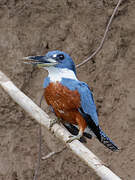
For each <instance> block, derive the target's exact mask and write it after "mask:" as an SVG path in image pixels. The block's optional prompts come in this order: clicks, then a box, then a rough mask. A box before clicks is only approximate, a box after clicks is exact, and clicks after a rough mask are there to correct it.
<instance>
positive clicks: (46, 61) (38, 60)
mask: <svg viewBox="0 0 135 180" xmlns="http://www.w3.org/2000/svg"><path fill="white" fill-rule="evenodd" d="M23 60H24V63H25V64H33V65H36V66H38V67H50V66H54V65H56V64H58V62H57V61H56V60H55V59H53V58H49V57H46V56H28V57H24V58H23Z"/></svg>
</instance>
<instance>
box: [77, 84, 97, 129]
mask: <svg viewBox="0 0 135 180" xmlns="http://www.w3.org/2000/svg"><path fill="white" fill-rule="evenodd" d="M77 90H78V92H79V94H80V97H81V109H82V110H83V112H84V113H85V114H86V115H89V116H90V118H91V119H92V120H93V121H94V123H95V124H96V126H98V125H99V122H98V115H97V111H96V105H95V103H94V99H93V95H92V92H91V90H90V88H89V87H88V85H87V84H86V83H84V82H80V83H79V86H78V88H77Z"/></svg>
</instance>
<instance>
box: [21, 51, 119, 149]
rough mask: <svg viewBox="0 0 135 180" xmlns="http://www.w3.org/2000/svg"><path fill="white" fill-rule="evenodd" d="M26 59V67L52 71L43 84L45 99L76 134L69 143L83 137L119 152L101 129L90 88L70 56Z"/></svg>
mask: <svg viewBox="0 0 135 180" xmlns="http://www.w3.org/2000/svg"><path fill="white" fill-rule="evenodd" d="M23 59H24V63H27V64H33V65H35V66H37V67H39V68H44V69H45V70H47V71H48V76H47V77H46V78H45V79H44V83H43V87H44V98H45V100H46V102H47V104H48V105H49V106H50V107H51V108H52V110H53V112H54V113H55V115H56V117H57V120H61V122H62V123H63V124H64V126H65V127H66V128H67V129H68V130H69V131H70V132H71V133H72V136H69V139H68V140H67V143H71V142H72V141H74V140H80V139H81V138H82V137H83V136H86V137H88V138H91V137H93V136H96V137H97V139H98V140H99V141H100V142H101V143H102V144H104V145H105V146H106V147H107V148H109V149H110V150H112V151H117V150H118V147H117V146H116V145H115V143H114V142H113V141H112V140H111V139H110V138H109V137H108V136H107V135H106V134H105V133H104V131H103V130H102V129H101V127H100V125H99V120H98V114H97V109H96V105H95V102H94V98H93V94H92V92H91V90H90V88H89V86H88V84H87V83H85V82H82V81H80V80H79V79H78V78H77V73H76V67H75V63H74V61H73V60H72V58H71V57H70V56H69V55H68V54H67V53H65V52H63V51H60V50H53V51H49V52H47V53H46V54H45V55H44V56H28V57H25V58H23ZM57 120H54V122H52V125H53V123H55V121H57Z"/></svg>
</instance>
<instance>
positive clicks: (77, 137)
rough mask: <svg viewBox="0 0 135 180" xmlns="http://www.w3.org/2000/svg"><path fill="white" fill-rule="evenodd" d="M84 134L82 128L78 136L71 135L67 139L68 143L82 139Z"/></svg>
mask: <svg viewBox="0 0 135 180" xmlns="http://www.w3.org/2000/svg"><path fill="white" fill-rule="evenodd" d="M82 135H83V131H82V130H81V129H80V130H79V133H78V135H77V136H69V139H68V140H67V141H66V143H71V142H72V141H74V140H80V138H81V137H82Z"/></svg>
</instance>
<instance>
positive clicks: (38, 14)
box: [0, 0, 135, 180]
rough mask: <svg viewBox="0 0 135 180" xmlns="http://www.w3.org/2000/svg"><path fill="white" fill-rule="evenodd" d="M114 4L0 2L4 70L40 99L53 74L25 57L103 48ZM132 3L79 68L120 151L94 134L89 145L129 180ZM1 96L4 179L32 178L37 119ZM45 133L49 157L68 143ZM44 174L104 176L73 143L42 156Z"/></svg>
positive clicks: (134, 50) (134, 113)
mask: <svg viewBox="0 0 135 180" xmlns="http://www.w3.org/2000/svg"><path fill="white" fill-rule="evenodd" d="M116 3H117V1H116V0H111V1H109V2H108V1H107V0H93V1H92V0H84V1H82V0H78V1H76V0H66V1H65V0H61V1H59V0H55V1H53V0H27V1H26V0H3V1H2V0H1V1H0V70H2V71H3V72H4V73H5V74H6V75H8V76H9V77H10V78H11V80H12V81H13V82H14V83H15V84H16V85H17V86H18V87H19V88H20V89H21V90H22V91H23V92H24V93H26V94H27V95H28V96H29V97H31V98H32V99H33V101H35V102H36V103H39V99H40V96H41V93H42V90H43V89H42V84H43V79H44V77H45V76H46V75H47V74H46V72H45V71H44V70H41V69H37V68H33V67H32V66H27V65H24V64H22V63H21V61H20V59H21V57H24V56H28V55H40V54H41V55H43V54H45V53H46V52H47V51H50V50H53V49H59V50H63V51H65V52H67V53H69V54H70V55H71V56H72V58H73V59H74V61H75V63H76V64H78V63H79V62H81V61H82V60H84V59H85V58H87V57H88V56H89V55H90V54H91V53H92V52H93V51H94V50H95V49H96V48H97V47H98V45H99V43H100V40H101V38H102V35H103V33H104V30H105V27H106V24H107V21H108V19H109V17H110V15H111V13H112V10H113V8H114V7H115V5H116ZM134 9H135V3H134V1H131V0H124V1H123V3H122V5H121V6H120V8H119V11H118V13H117V15H116V17H115V19H114V21H113V24H112V26H111V28H110V31H109V34H108V37H107V39H106V42H105V44H104V47H103V49H102V51H101V52H100V53H99V54H98V55H97V56H96V57H95V58H93V60H92V61H90V62H88V63H87V64H86V65H84V66H82V67H80V68H79V69H78V70H77V74H78V78H79V79H80V80H82V81H85V82H87V83H88V84H89V86H90V87H91V88H92V90H93V93H94V98H95V102H96V105H97V109H98V113H99V120H100V125H101V127H102V128H103V129H104V131H105V132H106V134H108V136H109V137H111V139H112V140H113V141H114V142H115V143H116V144H117V145H118V146H119V147H120V151H119V152H117V153H113V152H111V151H110V150H108V149H106V148H105V147H104V146H103V145H102V144H101V143H99V142H98V141H97V140H96V139H92V140H89V141H88V143H87V145H86V146H87V147H88V148H89V149H91V150H92V151H93V152H94V153H95V154H96V155H97V156H99V158H100V159H101V160H103V161H104V162H105V163H106V165H107V166H108V167H109V168H111V169H112V170H113V171H114V172H115V173H116V174H118V175H119V176H120V177H121V178H122V179H124V180H134V179H135V140H134V139H135V41H134V40H135V10H134ZM0 97H1V98H0V180H28V179H32V177H33V173H34V168H35V165H36V163H37V151H38V124H37V123H36V122H35V120H33V119H31V118H30V117H29V116H28V115H27V114H26V113H25V112H24V111H23V110H22V109H21V108H20V107H19V106H18V105H17V104H15V103H14V102H13V101H12V99H10V97H9V96H8V95H7V94H6V93H5V92H4V91H3V90H2V89H0ZM45 107H46V105H45ZM44 109H47V108H44ZM43 139H44V141H43V143H42V154H43V155H47V154H48V153H49V152H51V151H58V150H60V149H62V148H63V147H64V146H65V145H64V144H62V143H61V142H60V141H59V140H58V139H57V138H55V137H54V136H53V135H51V134H50V133H49V132H48V131H46V129H43ZM43 179H46V180H53V179H55V180H59V179H61V180H69V179H70V180H74V179H77V180H86V179H87V180H99V178H98V177H96V175H95V174H94V173H93V171H92V170H91V169H89V168H88V167H87V166H86V165H85V164H84V163H83V162H82V161H81V160H80V159H79V158H77V157H76V156H75V155H73V154H72V152H70V150H68V149H65V150H64V151H63V152H61V153H60V154H58V155H55V156H53V157H52V158H50V159H48V160H46V161H42V162H41V168H40V173H39V178H38V180H43Z"/></svg>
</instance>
